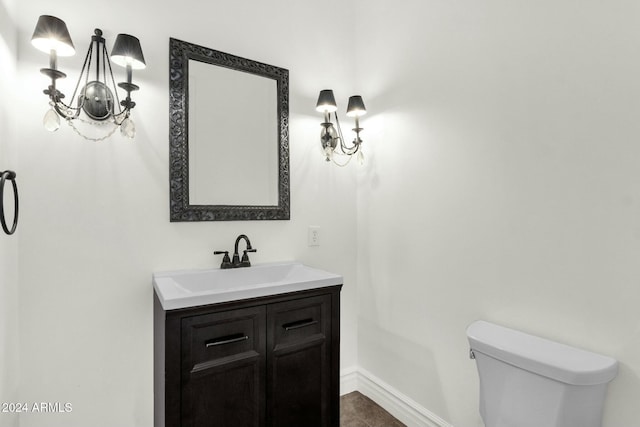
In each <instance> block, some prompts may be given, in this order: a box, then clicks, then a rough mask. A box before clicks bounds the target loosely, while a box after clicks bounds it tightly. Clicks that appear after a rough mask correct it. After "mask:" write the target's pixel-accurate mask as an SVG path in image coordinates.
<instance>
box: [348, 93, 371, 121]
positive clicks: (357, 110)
mask: <svg viewBox="0 0 640 427" xmlns="http://www.w3.org/2000/svg"><path fill="white" fill-rule="evenodd" d="M365 114H367V109H366V108H365V106H364V101H363V100H362V97H361V96H360V95H354V96H352V97H350V98H349V105H348V106H347V116H349V117H359V116H364V115H365Z"/></svg>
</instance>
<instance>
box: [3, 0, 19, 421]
mask: <svg viewBox="0 0 640 427" xmlns="http://www.w3.org/2000/svg"><path fill="white" fill-rule="evenodd" d="M16 32H17V31H16V25H15V4H14V2H13V1H10V0H0V75H2V76H3V77H2V78H1V79H0V93H1V94H2V98H3V99H4V101H5V102H2V103H0V171H5V170H7V169H8V170H13V171H15V172H16V173H17V175H18V186H19V184H20V178H21V175H20V172H21V171H20V168H19V167H18V162H17V160H18V153H17V144H16V140H15V138H14V136H13V133H14V127H13V125H12V120H11V117H12V113H13V111H12V106H11V102H12V101H13V99H14V91H13V85H12V83H13V81H14V79H15V71H16V58H17V53H16ZM18 190H19V189H18ZM4 200H5V204H6V206H5V212H6V216H7V218H6V221H7V222H8V224H7V225H8V226H9V227H11V225H12V223H13V190H12V185H11V183H9V182H7V183H5V197H4ZM18 230H19V228H18ZM18 230H17V231H16V233H15V234H13V235H12V236H7V235H6V234H4V232H3V231H2V230H1V229H0V349H2V350H1V351H0V403H1V402H16V401H17V400H18V378H19V376H18V348H19V344H18V342H19V340H18V236H19V234H20V233H19V231H18ZM0 409H1V408H0ZM17 423H18V417H17V415H16V414H13V413H0V426H2V427H13V426H17Z"/></svg>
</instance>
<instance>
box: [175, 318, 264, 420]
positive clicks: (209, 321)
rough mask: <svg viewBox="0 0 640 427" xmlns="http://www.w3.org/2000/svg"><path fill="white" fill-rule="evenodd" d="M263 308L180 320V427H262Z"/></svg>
mask: <svg viewBox="0 0 640 427" xmlns="http://www.w3.org/2000/svg"><path fill="white" fill-rule="evenodd" d="M265 317H266V308H265V306H258V307H250V308H244V309H238V310H230V311H223V312H218V313H212V314H205V315H200V316H191V317H186V318H184V319H183V320H182V369H181V373H182V374H181V377H182V398H181V413H182V420H183V426H184V427H222V426H234V427H260V426H264V413H265V411H264V404H265V395H264V392H265V390H264V384H265V383H264V364H265V333H266V330H265Z"/></svg>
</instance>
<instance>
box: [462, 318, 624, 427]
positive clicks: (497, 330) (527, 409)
mask: <svg viewBox="0 0 640 427" xmlns="http://www.w3.org/2000/svg"><path fill="white" fill-rule="evenodd" d="M467 338H468V339H469V344H470V346H471V351H472V355H473V357H475V360H476V365H477V368H478V375H479V377H480V414H481V415H482V419H483V421H484V423H485V426H486V427H514V426H517V427H541V426H544V427H601V425H602V409H603V406H604V399H605V394H606V390H607V383H608V382H610V381H611V380H612V379H613V378H615V376H616V374H617V371H618V363H617V361H616V360H615V359H613V358H611V357H607V356H603V355H600V354H596V353H592V352H590V351H586V350H581V349H577V348H574V347H570V346H568V345H564V344H560V343H557V342H553V341H550V340H547V339H544V338H540V337H536V336H533V335H529V334H525V333H523V332H520V331H516V330H513V329H509V328H505V327H503V326H499V325H495V324H492V323H489V322H485V321H482V320H480V321H477V322H474V323H472V324H471V325H470V326H469V327H468V328H467Z"/></svg>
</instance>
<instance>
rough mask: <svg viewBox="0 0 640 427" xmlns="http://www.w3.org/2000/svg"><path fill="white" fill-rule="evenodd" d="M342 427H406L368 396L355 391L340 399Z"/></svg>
mask: <svg viewBox="0 0 640 427" xmlns="http://www.w3.org/2000/svg"><path fill="white" fill-rule="evenodd" d="M340 427H406V426H405V425H404V424H402V423H401V422H400V421H398V420H396V419H395V418H393V417H392V416H391V414H389V413H388V412H387V411H385V410H384V409H382V408H381V407H380V406H378V405H377V404H376V403H375V402H374V401H372V400H371V399H369V398H368V397H367V396H364V395H363V394H360V393H358V392H357V391H354V392H353V393H349V394H345V395H344V396H342V397H341V398H340Z"/></svg>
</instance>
